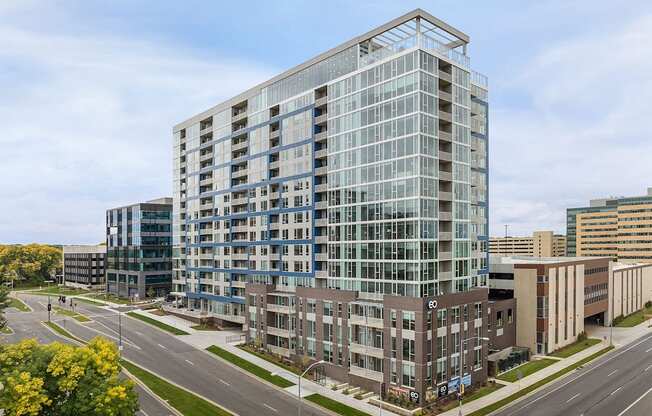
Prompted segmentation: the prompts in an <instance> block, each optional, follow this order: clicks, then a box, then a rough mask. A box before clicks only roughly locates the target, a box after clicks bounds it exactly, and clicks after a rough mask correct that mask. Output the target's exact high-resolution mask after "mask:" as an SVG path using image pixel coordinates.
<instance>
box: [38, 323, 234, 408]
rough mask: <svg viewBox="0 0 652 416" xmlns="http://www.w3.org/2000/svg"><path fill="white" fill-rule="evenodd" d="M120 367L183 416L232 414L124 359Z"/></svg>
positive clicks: (54, 327)
mask: <svg viewBox="0 0 652 416" xmlns="http://www.w3.org/2000/svg"><path fill="white" fill-rule="evenodd" d="M43 324H44V325H45V326H47V327H49V328H50V329H52V330H53V331H55V332H56V333H58V334H60V335H62V336H64V337H67V338H70V339H72V340H74V341H77V342H79V343H81V344H86V342H85V341H83V340H82V339H79V338H77V337H76V336H74V335H72V334H71V333H70V332H68V331H66V330H65V329H64V328H62V327H61V326H59V325H57V324H56V323H54V322H43ZM120 365H122V367H123V368H124V369H126V370H127V371H128V372H129V374H131V375H132V376H133V377H135V378H136V379H138V380H140V381H141V382H142V383H143V384H145V385H146V386H147V387H148V388H149V389H150V390H151V391H152V392H154V394H156V395H157V396H158V397H160V398H161V399H162V400H163V401H165V402H166V403H167V404H169V405H170V406H172V407H174V408H175V409H177V410H178V411H179V412H181V413H182V414H183V415H184V416H204V415H208V416H233V414H232V413H230V412H228V411H226V410H225V409H223V408H221V407H218V406H216V405H215V404H213V403H211V402H209V401H207V400H205V399H203V398H201V397H199V396H197V395H195V394H193V393H191V392H189V391H187V390H185V389H183V388H181V387H178V386H175V385H174V384H172V383H170V382H168V381H165V380H163V379H162V378H160V377H158V376H156V375H154V374H152V373H151V372H149V371H147V370H145V369H144V368H141V367H139V366H137V365H136V364H133V363H131V362H129V361H127V360H125V359H121V360H120Z"/></svg>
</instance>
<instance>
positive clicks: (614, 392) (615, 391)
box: [609, 386, 623, 396]
mask: <svg viewBox="0 0 652 416" xmlns="http://www.w3.org/2000/svg"><path fill="white" fill-rule="evenodd" d="M622 388H623V386H620V387H618V388H617V389H616V390H614V391H612V392H611V393H609V396H613V395H614V394H616V393H618V391H619V390H620V389H622Z"/></svg>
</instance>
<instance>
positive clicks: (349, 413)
mask: <svg viewBox="0 0 652 416" xmlns="http://www.w3.org/2000/svg"><path fill="white" fill-rule="evenodd" d="M305 399H306V400H309V401H311V402H313V403H315V404H318V405H319V406H321V407H325V408H326V409H328V410H330V411H331V412H335V413H337V414H338V415H344V416H369V413H366V412H363V411H361V410H358V409H354V408H353V407H351V406H347V405H345V404H344V403H340V402H338V401H335V400H332V399H329V398H328V397H325V396H322V395H321V394H317V393H315V394H311V395H310V396H306V397H305Z"/></svg>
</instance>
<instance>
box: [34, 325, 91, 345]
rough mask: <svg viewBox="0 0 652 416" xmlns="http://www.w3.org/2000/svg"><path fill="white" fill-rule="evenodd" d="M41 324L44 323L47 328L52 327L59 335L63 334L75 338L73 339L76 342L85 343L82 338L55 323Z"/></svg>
mask: <svg viewBox="0 0 652 416" xmlns="http://www.w3.org/2000/svg"><path fill="white" fill-rule="evenodd" d="M43 325H45V326H47V327H48V328H50V329H52V330H53V331H54V332H56V333H57V334H59V335H63V336H64V337H66V338H70V339H73V340H75V341H77V342H81V343H82V344H85V343H86V342H85V341H84V340H82V339H79V338H77V337H76V336H74V335H73V334H71V333H70V332H68V331H66V330H65V329H63V328H62V327H61V326H59V325H57V324H55V323H54V322H43Z"/></svg>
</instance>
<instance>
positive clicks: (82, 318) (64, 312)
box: [53, 306, 90, 322]
mask: <svg viewBox="0 0 652 416" xmlns="http://www.w3.org/2000/svg"><path fill="white" fill-rule="evenodd" d="M53 309H54V311H55V312H56V313H57V315H64V316H69V317H71V318H73V319H75V320H77V321H79V322H89V321H90V318H88V317H87V316H84V315H82V314H81V313H77V312H74V311H71V310H68V309H64V308H62V307H60V306H55V307H54V308H53Z"/></svg>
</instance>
